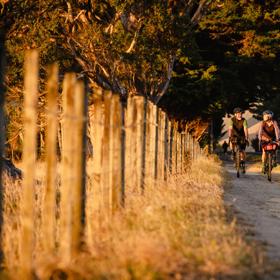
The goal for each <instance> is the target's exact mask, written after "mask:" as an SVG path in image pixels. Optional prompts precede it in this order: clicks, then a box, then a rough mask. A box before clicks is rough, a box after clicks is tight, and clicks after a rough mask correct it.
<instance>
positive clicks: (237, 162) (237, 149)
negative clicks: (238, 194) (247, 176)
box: [231, 139, 245, 178]
mask: <svg viewBox="0 0 280 280" xmlns="http://www.w3.org/2000/svg"><path fill="white" fill-rule="evenodd" d="M231 143H232V150H233V152H234V154H235V168H236V176H237V178H239V177H240V169H241V159H240V158H241V152H243V151H244V150H243V149H240V145H242V142H241V141H238V140H237V139H234V140H232V141H231ZM243 168H244V171H243V173H245V166H243Z"/></svg>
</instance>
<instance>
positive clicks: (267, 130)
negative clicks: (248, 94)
mask: <svg viewBox="0 0 280 280" xmlns="http://www.w3.org/2000/svg"><path fill="white" fill-rule="evenodd" d="M279 136H280V134H279V127H278V124H277V122H276V121H275V120H273V112H271V111H269V110H266V111H264V112H263V121H262V122H261V124H260V128H259V135H258V138H259V141H260V146H261V148H262V172H263V173H264V171H265V161H266V153H265V151H264V149H263V146H264V145H265V144H267V143H269V142H270V141H276V142H278V141H279ZM273 163H274V166H276V158H274V162H273Z"/></svg>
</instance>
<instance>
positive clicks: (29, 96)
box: [20, 50, 39, 279]
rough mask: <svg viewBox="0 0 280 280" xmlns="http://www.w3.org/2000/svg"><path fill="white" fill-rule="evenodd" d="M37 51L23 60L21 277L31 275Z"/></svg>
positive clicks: (30, 52) (29, 276) (28, 54)
mask: <svg viewBox="0 0 280 280" xmlns="http://www.w3.org/2000/svg"><path fill="white" fill-rule="evenodd" d="M38 57H39V55H38V52H37V51H36V50H32V51H28V52H27V53H26V56H25V63H24V119H23V120H24V142H23V143H24V145H23V175H24V177H23V193H22V203H21V212H22V234H21V242H20V245H21V249H20V257H21V269H22V273H21V277H22V278H23V279H31V278H32V252H33V224H34V209H33V208H34V181H35V161H36V138H37V91H38V80H39V78H38Z"/></svg>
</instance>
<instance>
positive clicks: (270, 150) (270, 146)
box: [262, 141, 278, 181]
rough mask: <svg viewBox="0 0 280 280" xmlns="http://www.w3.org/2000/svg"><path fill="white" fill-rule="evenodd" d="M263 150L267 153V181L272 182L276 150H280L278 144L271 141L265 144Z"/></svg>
mask: <svg viewBox="0 0 280 280" xmlns="http://www.w3.org/2000/svg"><path fill="white" fill-rule="evenodd" d="M262 147H263V149H264V151H265V158H266V159H265V163H264V173H266V174H267V180H268V181H271V171H272V168H273V165H274V164H273V163H274V162H273V161H276V159H275V158H276V150H277V148H278V143H277V142H274V141H270V142H268V143H264V144H263V146H262Z"/></svg>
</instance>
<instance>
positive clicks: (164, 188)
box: [4, 158, 263, 279]
mask: <svg viewBox="0 0 280 280" xmlns="http://www.w3.org/2000/svg"><path fill="white" fill-rule="evenodd" d="M222 172H223V171H222V167H221V165H220V163H219V162H218V161H215V160H214V159H207V158H202V159H200V160H199V161H197V162H196V163H195V164H194V165H193V166H192V168H191V170H190V171H189V172H188V173H187V174H185V175H182V176H177V177H173V178H172V179H171V180H170V182H169V183H168V184H167V185H165V184H158V185H157V186H152V187H150V186H147V187H146V192H145V195H144V196H141V195H136V194H135V195H134V196H128V197H127V205H126V208H125V210H123V211H121V212H119V213H118V214H116V215H115V216H114V217H113V218H112V220H111V221H110V223H109V224H105V223H104V224H102V225H100V227H99V229H97V230H96V231H95V232H94V236H93V237H92V238H93V242H92V243H91V245H90V246H88V247H86V248H85V250H84V251H83V252H82V253H80V254H79V255H78V256H77V257H76V259H75V260H73V262H72V263H71V264H70V265H67V264H65V263H64V262H63V260H57V259H55V258H49V259H48V261H46V262H45V263H37V264H36V273H37V275H38V276H39V278H41V279H49V277H50V275H56V277H57V278H55V279H63V277H65V276H66V275H69V276H70V275H71V276H72V277H73V279H256V278H255V276H256V275H257V274H258V271H259V269H260V267H262V266H263V261H262V257H261V255H260V254H258V253H257V252H256V251H255V250H254V249H253V248H252V247H250V246H249V245H248V244H246V243H245V241H244V239H243V237H242V235H241V234H240V232H239V231H238V229H237V226H236V224H235V222H230V223H229V222H228V219H227V215H226V212H225V208H224V204H223V189H222V185H223V179H222V177H223V176H222V175H223V174H222ZM11 192H15V189H13V190H11ZM14 194H15V193H14ZM15 197H18V195H17V196H15ZM7 198H8V199H10V200H11V201H12V200H13V199H14V198H12V197H11V195H10V196H9V195H7ZM10 207H12V206H11V205H10V206H9V207H8V208H9V209H10ZM13 207H14V206H13ZM12 217H13V219H14V220H11V219H12ZM9 219H10V220H9ZM6 221H7V223H10V225H11V227H10V230H11V231H14V233H15V232H17V234H18V230H15V228H12V225H13V226H15V225H17V222H16V221H15V217H14V215H11V211H10V214H9V213H8V215H6ZM15 238H16V236H15V235H13V238H12V239H11V238H9V237H6V238H5V239H4V240H5V242H6V250H9V248H11V245H10V244H8V243H9V242H11V241H12V242H13V243H15V242H16V241H15ZM10 250H11V249H10ZM8 256H10V258H13V257H15V258H16V255H13V254H11V253H10V255H8ZM7 261H8V263H9V264H10V263H12V262H13V260H12V259H10V260H7Z"/></svg>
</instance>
